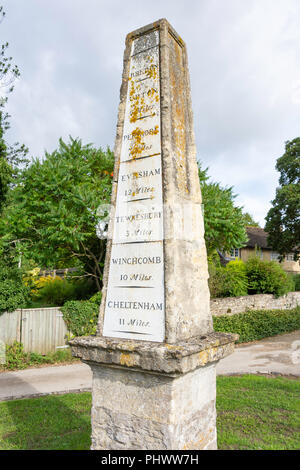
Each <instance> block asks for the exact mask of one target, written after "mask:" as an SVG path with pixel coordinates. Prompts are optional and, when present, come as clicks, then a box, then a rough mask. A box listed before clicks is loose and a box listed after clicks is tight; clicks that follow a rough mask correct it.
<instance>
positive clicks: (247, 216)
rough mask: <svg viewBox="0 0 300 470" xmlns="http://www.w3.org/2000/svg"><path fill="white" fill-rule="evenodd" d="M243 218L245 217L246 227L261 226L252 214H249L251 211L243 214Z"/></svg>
mask: <svg viewBox="0 0 300 470" xmlns="http://www.w3.org/2000/svg"><path fill="white" fill-rule="evenodd" d="M243 218H244V225H245V227H259V223H258V222H255V220H254V219H253V217H252V215H251V214H249V212H245V213H244V214H243Z"/></svg>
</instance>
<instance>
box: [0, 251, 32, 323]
mask: <svg viewBox="0 0 300 470" xmlns="http://www.w3.org/2000/svg"><path fill="white" fill-rule="evenodd" d="M28 297H29V288H28V287H26V286H25V285H24V284H23V281H22V272H21V270H20V269H18V268H17V267H16V266H5V265H4V264H3V263H2V260H1V262H0V315H1V313H3V312H13V311H14V310H16V309H17V308H24V307H25V305H26V302H27V300H28Z"/></svg>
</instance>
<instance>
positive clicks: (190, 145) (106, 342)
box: [70, 19, 237, 450]
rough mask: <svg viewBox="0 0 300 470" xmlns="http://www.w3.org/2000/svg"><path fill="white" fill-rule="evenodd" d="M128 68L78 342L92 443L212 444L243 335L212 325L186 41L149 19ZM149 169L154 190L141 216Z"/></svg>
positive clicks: (131, 47) (130, 49)
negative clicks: (224, 365)
mask: <svg viewBox="0 0 300 470" xmlns="http://www.w3.org/2000/svg"><path fill="white" fill-rule="evenodd" d="M123 70H124V71H123V78H122V87H121V94H120V106H119V115H118V125H117V137H116V144H115V149H114V153H115V159H116V161H115V168H114V184H113V188H112V201H111V202H112V205H113V207H114V209H115V210H113V211H112V215H111V218H110V224H109V228H108V234H109V240H108V243H107V252H106V260H105V268H104V276H103V291H102V303H101V306H100V314H99V323H98V330H97V336H90V337H81V338H75V339H73V340H72V341H70V345H71V347H72V354H73V355H74V356H76V357H80V358H81V359H82V360H83V361H85V362H86V363H87V364H89V365H90V366H91V368H92V370H93V408H92V448H93V449H120V450H122V449H123V450H129V449H214V448H216V410H215V393H216V392H215V387H216V377H215V368H216V363H217V361H218V360H219V359H221V358H222V357H224V356H227V355H228V354H230V353H231V352H233V348H234V342H235V340H236V339H237V335H232V334H228V333H215V332H213V323H212V317H211V314H210V308H209V307H210V305H209V290H208V283H207V279H208V268H207V257H206V248H205V242H204V224H203V215H202V210H201V192H200V184H199V177H198V168H197V163H196V149H195V140H194V131H193V116H192V109H191V94H190V84H189V74H188V65H187V53H186V47H185V44H184V42H183V41H182V39H181V38H180V37H179V36H178V34H177V33H176V32H175V31H174V30H173V28H172V27H171V26H170V25H169V23H168V22H167V21H166V20H165V19H163V20H160V21H158V22H155V23H153V24H150V25H148V26H146V27H144V28H141V29H139V30H137V31H134V32H133V33H130V34H129V35H128V36H127V38H126V49H125V53H124V69H123ZM145 110H147V112H148V111H150V110H151V113H150V114H147V115H146V114H145V115H144V114H143V113H144V111H145ZM136 121H139V123H141V124H138V125H137V123H136ZM150 131H151V132H150ZM151 149H152V150H153V154H147V152H146V150H147V151H148V150H149V151H150V150H151ZM152 159H153V160H152ZM141 162H147V163H145V164H144V165H143V164H142V163H141ZM143 168H144V169H145V170H147V171H149V170H151V171H153V170H154V172H152V173H151V175H148V174H147V175H146V176H145V175H143V178H145V179H144V181H145V185H144V186H143V188H142V191H143V192H144V193H148V192H149V193H150V192H151V194H152V195H151V197H147V201H146V202H145V206H144V207H141V209H140V211H139V212H136V213H134V211H133V209H132V207H137V206H135V204H137V201H138V199H135V198H136V195H137V193H138V194H140V192H141V190H140V187H139V186H138V184H137V183H136V180H137V179H138V178H140V174H139V172H140V171H142V170H143ZM162 203H163V205H162ZM155 204H156V209H154V208H153V207H152V206H154V205H155ZM144 210H147V211H148V213H149V214H154V212H155V211H156V215H157V214H158V215H159V216H157V217H154V216H153V217H152V216H151V217H150V216H149V217H148V219H149V220H150V221H151V220H152V221H151V222H150V223H149V227H150V230H149V231H147V230H146V231H144V229H145V226H143V223H142V224H140V221H141V220H145V219H146V217H144V215H145V212H144ZM122 211H125V213H126V214H129V218H127V219H126V218H123V216H122ZM149 211H150V212H149ZM116 214H117V216H116ZM133 215H134V217H133ZM117 217H119V218H117ZM154 219H155V223H153V220H154ZM126 220H127V221H128V224H127V225H128V227H126V226H125V225H126V223H127V222H126ZM158 221H159V223H157V222H158ZM123 222H124V226H121V229H120V230H119V228H120V224H123ZM118 224H119V225H118ZM125 229H126V230H125ZM140 229H141V231H140ZM127 238H128V240H127ZM127 242H128V243H127ZM138 244H139V245H138ZM129 245H130V247H129ZM142 245H143V246H142ZM150 255H151V256H153V257H155V262H154V261H151V263H150V264H151V265H152V266H151V268H150V269H148V268H147V267H145V266H143V267H142V268H141V269H139V271H135V270H134V269H133V267H132V266H133V265H138V264H139V261H138V259H143V258H142V257H143V256H150ZM126 256H128V257H129V258H130V259H129V258H128V259H125V257H126ZM133 260H134V262H133ZM146 261H147V260H146ZM141 264H143V263H141ZM144 264H147V262H146V263H144ZM123 265H126V266H127V267H126V269H125V270H124V269H123V268H122V266H123ZM128 265H129V267H128ZM124 274H125V275H126V276H127V277H126V278H125V276H124ZM136 274H139V275H138V276H137V275H136ZM140 275H141V276H140ZM125 280H126V284H125V283H124V282H123V281H125ZM143 302H145V303H143ZM147 310H148V311H147Z"/></svg>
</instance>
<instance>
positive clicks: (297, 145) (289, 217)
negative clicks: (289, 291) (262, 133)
mask: <svg viewBox="0 0 300 470" xmlns="http://www.w3.org/2000/svg"><path fill="white" fill-rule="evenodd" d="M276 170H277V171H279V173H280V177H279V184H280V186H279V187H278V188H277V189H276V196H275V199H274V200H273V201H272V205H273V207H272V208H271V209H270V210H269V212H268V214H267V217H266V226H265V230H266V231H267V232H268V234H269V236H268V244H269V245H270V246H271V247H272V248H273V249H274V250H275V251H277V252H278V253H279V254H280V255H281V257H282V258H283V256H284V255H286V254H287V253H291V252H294V254H295V259H297V257H298V255H299V253H300V137H297V138H296V139H294V140H292V141H287V142H286V144H285V153H284V154H283V155H282V157H280V158H278V160H277V163H276Z"/></svg>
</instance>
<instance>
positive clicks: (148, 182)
mask: <svg viewBox="0 0 300 470" xmlns="http://www.w3.org/2000/svg"><path fill="white" fill-rule="evenodd" d="M162 240H163V197H162V165H161V136H160V89H159V32H158V31H154V32H151V33H149V34H146V35H144V36H142V37H141V38H139V39H136V40H134V41H133V45H132V56H131V63H130V73H129V86H128V93H127V102H126V112H125V120H124V129H123V142H122V149H121V159H120V170H119V179H118V190H117V200H116V211H115V218H114V233H113V245H112V254H111V263H110V269H109V278H108V287H107V299H106V308H105V315H104V329H103V335H104V336H111V337H118V338H128V339H137V340H138V339H140V340H148V341H158V342H162V341H163V340H164V322H165V319H164V310H165V306H164V264H163V242H162Z"/></svg>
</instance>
